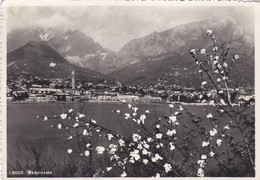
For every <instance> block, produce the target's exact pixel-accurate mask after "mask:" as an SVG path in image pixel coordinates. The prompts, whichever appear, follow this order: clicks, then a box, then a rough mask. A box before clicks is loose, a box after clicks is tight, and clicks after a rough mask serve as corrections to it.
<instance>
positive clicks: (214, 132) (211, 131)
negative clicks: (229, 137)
mask: <svg viewBox="0 0 260 180" xmlns="http://www.w3.org/2000/svg"><path fill="white" fill-rule="evenodd" d="M209 133H210V136H215V135H216V134H217V133H218V130H217V129H215V128H213V130H210V131H209Z"/></svg>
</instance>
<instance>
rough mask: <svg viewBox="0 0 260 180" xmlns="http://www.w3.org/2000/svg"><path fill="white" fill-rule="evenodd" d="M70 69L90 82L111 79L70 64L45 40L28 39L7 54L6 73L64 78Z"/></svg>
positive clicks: (67, 75) (69, 73) (80, 77)
mask: <svg viewBox="0 0 260 180" xmlns="http://www.w3.org/2000/svg"><path fill="white" fill-rule="evenodd" d="M72 70H75V74H76V77H77V79H84V80H86V81H90V82H103V81H104V80H108V81H113V80H112V79H111V78H109V77H107V76H105V75H102V74H100V73H98V72H94V71H92V70H90V69H87V68H82V67H78V66H76V65H72V64H70V63H69V62H67V61H66V60H65V59H64V58H63V57H62V56H61V55H60V54H59V53H58V52H56V51H55V50H54V49H53V48H52V47H50V46H49V45H48V44H47V43H46V42H35V41H30V42H28V43H27V44H26V45H24V46H22V47H20V48H18V49H16V50H14V51H12V52H9V53H8V54H7V73H8V75H20V74H30V75H33V76H39V77H44V78H59V77H62V78H66V77H70V75H71V72H72Z"/></svg>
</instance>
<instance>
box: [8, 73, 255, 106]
mask: <svg viewBox="0 0 260 180" xmlns="http://www.w3.org/2000/svg"><path fill="white" fill-rule="evenodd" d="M230 92H231V97H232V98H231V100H232V101H233V102H236V103H237V102H238V103H245V102H250V103H251V102H253V103H254V95H253V94H254V92H253V90H252V89H244V88H243V89H241V88H240V89H235V90H234V89H230ZM216 95H217V92H216V90H204V91H202V90H201V89H198V90H196V89H194V88H185V87H180V86H176V85H165V84H164V83H163V84H162V83H161V82H160V81H158V83H157V84H156V85H148V86H139V87H138V86H127V85H126V84H124V85H122V84H120V83H116V84H108V83H107V82H103V83H96V84H94V83H90V82H82V81H77V82H76V81H75V76H74V75H72V77H71V78H69V79H63V78H51V79H42V78H38V77H31V76H30V77H23V76H20V77H18V78H9V79H8V81H7V101H8V102H17V101H23V102H59V101H98V102H100V101H135V102H153V103H161V102H185V103H200V102H209V101H210V100H213V99H215V97H216Z"/></svg>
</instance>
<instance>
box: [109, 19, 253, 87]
mask: <svg viewBox="0 0 260 180" xmlns="http://www.w3.org/2000/svg"><path fill="white" fill-rule="evenodd" d="M207 29H211V30H213V33H214V36H215V38H216V40H217V43H218V45H221V44H222V43H228V44H230V45H231V50H230V53H231V54H233V53H234V54H239V55H240V56H241V59H240V60H239V61H237V62H236V63H235V65H234V67H233V73H232V74H231V76H232V77H233V78H232V80H233V82H235V81H236V80H237V79H238V78H240V81H241V83H242V84H244V85H250V86H253V85H254V37H253V36H252V35H251V34H250V33H248V32H247V30H246V28H244V27H242V26H241V25H239V24H237V22H236V21H235V19H234V18H232V17H225V18H223V19H219V20H218V19H215V20H208V21H201V22H193V23H188V24H184V25H180V26H177V27H175V28H174V29H171V30H167V31H163V32H160V33H158V32H154V33H152V34H150V35H148V36H145V37H143V38H139V39H134V40H132V41H130V42H129V43H127V44H126V45H125V46H124V47H123V48H121V49H120V51H119V52H118V57H117V58H118V61H119V62H120V64H119V66H121V67H122V69H120V70H118V71H115V72H113V73H111V76H113V77H115V78H117V79H118V80H120V81H124V82H129V83H133V84H138V83H139V84H140V83H141V84H145V83H153V82H156V81H157V79H158V78H164V79H166V80H168V81H169V82H171V83H176V84H179V85H186V86H194V85H195V84H197V86H199V85H200V83H199V79H198V78H199V75H197V73H196V72H194V69H193V68H194V65H195V63H194V61H193V59H192V58H191V56H190V55H189V51H190V50H191V49H193V48H198V49H202V48H206V49H208V50H209V51H211V52H212V41H211V40H210V38H209V37H208V36H207V35H206V31H207ZM219 49H220V46H219Z"/></svg>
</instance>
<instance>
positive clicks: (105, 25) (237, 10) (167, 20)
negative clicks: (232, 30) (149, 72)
mask: <svg viewBox="0 0 260 180" xmlns="http://www.w3.org/2000/svg"><path fill="white" fill-rule="evenodd" d="M227 15H232V16H235V17H236V18H237V19H238V20H239V21H241V23H244V24H248V23H249V22H250V21H252V19H253V18H252V17H253V11H252V8H251V9H250V8H245V7H173V6H169V7H165V6H164V7H140V6H139V7H135V6H133V7H124V6H121V7H119V6H114V7H113V6H88V7H86V6H76V7H70V6H56V7H53V6H52V7H51V6H43V7H33V6H27V7H26V6H23V7H18V6H16V7H9V8H8V16H7V21H8V30H9V31H10V30H12V29H18V28H30V27H34V26H40V27H59V26H62V27H66V28H71V29H80V30H82V31H83V32H85V33H86V34H87V35H89V36H91V37H92V38H93V39H94V40H95V41H97V42H99V43H100V44H101V45H102V46H104V47H106V48H109V49H112V50H116V51H117V50H118V49H119V48H121V47H122V46H123V45H124V44H125V43H127V42H128V41H130V40H132V39H134V38H139V37H142V36H145V35H148V34H150V33H152V32H154V31H157V32H161V31H164V30H167V29H171V28H174V27H175V26H176V25H179V24H185V23H189V22H192V21H199V20H205V19H210V18H221V17H223V16H227ZM252 22H253V21H252Z"/></svg>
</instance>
